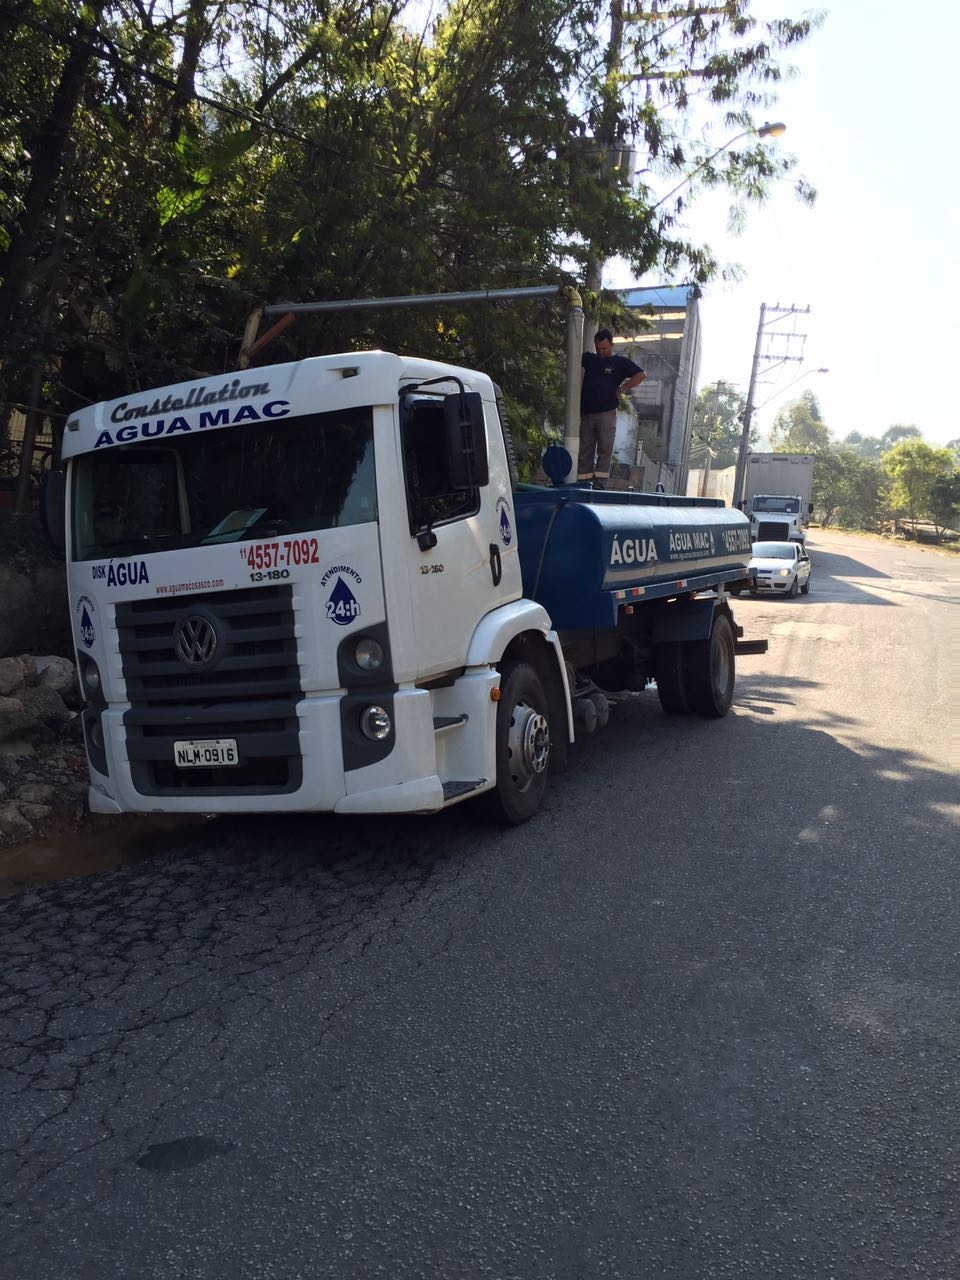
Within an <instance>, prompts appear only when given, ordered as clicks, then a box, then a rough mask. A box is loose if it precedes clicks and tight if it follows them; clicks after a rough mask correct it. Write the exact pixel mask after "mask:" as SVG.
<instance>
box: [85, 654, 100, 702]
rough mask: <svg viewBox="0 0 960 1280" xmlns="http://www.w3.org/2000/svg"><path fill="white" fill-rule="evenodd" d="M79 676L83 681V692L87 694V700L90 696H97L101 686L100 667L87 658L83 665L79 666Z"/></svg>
mask: <svg viewBox="0 0 960 1280" xmlns="http://www.w3.org/2000/svg"><path fill="white" fill-rule="evenodd" d="M81 678H82V681H83V692H84V694H85V695H86V696H87V700H88V701H89V700H90V697H93V698H99V697H100V690H101V688H102V682H101V680H100V668H99V667H98V666H97V664H96V663H95V662H94V660H93V659H92V658H87V660H86V662H84V664H83V667H82V668H81Z"/></svg>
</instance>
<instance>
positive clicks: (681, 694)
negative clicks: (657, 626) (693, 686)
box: [654, 641, 690, 716]
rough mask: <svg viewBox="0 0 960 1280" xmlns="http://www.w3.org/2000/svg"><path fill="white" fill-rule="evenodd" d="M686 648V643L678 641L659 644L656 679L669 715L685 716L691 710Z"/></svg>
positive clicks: (658, 691) (661, 701) (655, 665)
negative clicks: (688, 693) (684, 658)
mask: <svg viewBox="0 0 960 1280" xmlns="http://www.w3.org/2000/svg"><path fill="white" fill-rule="evenodd" d="M684 648H685V646H684V645H682V644H678V643H677V642H676V641H671V642H670V643H669V644H658V645H657V652H656V662H655V664H654V679H655V680H656V682H657V697H658V698H659V699H660V705H661V707H663V709H664V711H666V713H667V715H673V716H683V715H686V714H687V712H688V711H689V710H690V700H689V698H688V696H687V677H686V671H685V667H684V660H683V650H684Z"/></svg>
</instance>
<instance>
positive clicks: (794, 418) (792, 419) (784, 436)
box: [770, 391, 830, 453]
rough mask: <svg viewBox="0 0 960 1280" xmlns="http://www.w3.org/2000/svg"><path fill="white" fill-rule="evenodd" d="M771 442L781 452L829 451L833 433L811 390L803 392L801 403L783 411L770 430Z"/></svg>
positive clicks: (796, 401)
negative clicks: (824, 419)
mask: <svg viewBox="0 0 960 1280" xmlns="http://www.w3.org/2000/svg"><path fill="white" fill-rule="evenodd" d="M770 443H771V444H772V445H773V448H774V450H775V451H777V452H778V453H824V452H826V450H827V449H828V447H829V445H830V432H829V430H828V428H827V425H826V423H825V422H824V421H823V418H822V416H821V413H820V404H819V401H818V400H817V397H816V396H815V395H814V393H813V392H812V391H804V393H803V395H802V396H801V397H800V398H799V400H794V402H793V404H789V405H787V406H786V407H785V408H783V409H781V410H780V412H779V413H778V414H777V416H776V418H774V421H773V426H772V428H771V430H770Z"/></svg>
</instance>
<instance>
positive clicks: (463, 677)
mask: <svg viewBox="0 0 960 1280" xmlns="http://www.w3.org/2000/svg"><path fill="white" fill-rule="evenodd" d="M560 456H561V462H562V461H563V458H564V457H565V456H566V455H563V454H561V455H560ZM63 458H64V462H65V464H66V466H65V473H61V476H62V479H61V481H60V482H59V483H60V484H61V485H62V488H61V489H60V492H59V494H58V492H57V489H58V482H54V483H52V484H51V485H50V486H49V487H48V491H47V495H46V501H47V510H48V521H52V517H54V516H56V514H57V513H58V512H59V514H60V516H61V519H62V518H63V516H65V525H64V528H63V539H62V540H63V544H64V547H65V551H66V558H67V576H68V585H69V597H70V606H71V610H72V619H73V631H74V638H75V645H76V654H77V663H78V675H79V679H80V683H81V687H82V691H83V696H84V699H85V707H84V710H83V713H82V717H83V729H84V736H85V740H86V748H87V755H88V760H89V768H90V789H89V802H90V808H91V809H92V810H93V811H94V812H97V813H114V814H116V813H122V812H157V811H169V812H203V813H206V812H263V811H308V810H313V811H332V812H336V813H354V814H358V813H403V812H424V811H435V810H441V809H443V808H445V807H447V806H450V805H453V804H456V803H460V802H462V801H464V800H466V799H468V798H473V797H479V800H480V802H481V803H483V804H484V805H486V807H487V808H488V809H490V810H491V811H492V812H493V813H494V814H495V815H496V816H497V817H499V818H501V819H504V820H506V821H508V822H513V823H517V822H522V821H524V820H526V819H527V818H529V817H530V816H532V814H533V813H535V812H536V810H537V808H538V806H539V804H540V802H541V799H542V796H543V793H544V788H545V786H546V782H547V776H548V772H549V771H550V770H560V769H562V768H563V767H564V765H565V761H566V755H567V750H568V747H569V746H570V744H571V743H573V742H574V740H575V739H576V738H577V737H578V736H583V735H585V734H588V733H590V732H593V731H594V730H595V729H597V728H598V727H600V726H602V725H603V724H604V723H605V722H606V720H607V717H608V715H609V713H610V705H611V695H614V694H616V693H618V692H620V691H634V692H635V691H639V690H642V689H643V688H644V687H645V686H646V685H648V684H649V683H651V682H656V687H657V692H658V694H659V698H660V701H661V703H662V705H663V707H664V709H665V710H666V711H668V712H670V713H672V714H688V713H691V714H696V715H701V716H706V717H718V716H722V715H724V714H725V713H726V712H727V710H728V709H729V707H730V704H731V700H732V698H733V693H734V682H735V655H736V654H737V653H742V652H761V651H762V650H763V649H764V648H765V642H755V643H753V644H750V643H749V642H744V641H743V639H742V633H741V629H740V628H739V627H737V625H736V623H735V620H734V616H733V611H732V608H731V595H735V594H739V592H740V591H741V590H744V589H746V588H748V587H749V586H750V585H751V584H750V580H749V577H748V574H747V564H748V562H749V559H750V550H751V539H750V526H749V522H748V520H747V518H746V516H744V515H743V514H742V513H741V512H739V511H737V510H735V509H732V508H726V507H724V506H723V505H722V504H721V503H720V502H719V501H717V500H714V499H698V498H687V497H678V496H673V495H669V494H660V493H658V494H639V493H618V492H614V491H608V492H602V493H596V492H592V491H591V490H590V489H589V488H580V487H578V486H576V485H571V484H566V483H562V482H560V483H556V484H554V485H552V486H549V487H543V488H536V487H533V486H523V485H518V484H517V481H516V476H515V473H514V466H513V460H512V458H513V455H512V447H511V443H510V438H509V432H508V430H507V428H506V426H505V422H504V418H503V415H502V411H501V404H500V397H499V393H498V389H497V387H496V386H495V385H494V383H493V382H492V381H491V380H490V378H489V377H488V376H487V375H486V374H484V373H481V372H478V371H476V370H471V369H466V368H460V367H454V366H451V365H446V364H440V363H436V362H432V361H429V360H423V359H417V358H412V357H408V356H401V355H395V354H390V353H386V352H379V351H378V352H362V353H357V352H351V353H347V354H343V355H327V356H319V357H313V358H308V359H304V360H300V361H297V362H293V363H286V364H275V365H270V366H265V367H259V368H256V369H246V370H242V371H240V372H238V373H237V374H233V375H227V376H220V377H209V378H205V379H200V380H196V381H192V382H186V383H181V384H178V385H173V386H167V387H163V388H160V389H157V390H154V391H150V392H148V393H136V394H130V395H124V396H122V397H118V398H117V399H115V400H111V401H108V402H105V403H101V404H96V405H93V406H91V407H89V408H86V409H84V410H82V411H81V412H79V413H78V414H76V415H75V416H74V417H72V418H71V419H70V421H69V422H68V424H67V428H66V431H65V433H64V440H63ZM566 461H567V463H568V462H569V458H568V457H567V458H566ZM555 478H557V479H558V480H559V479H560V477H559V476H557V477H555Z"/></svg>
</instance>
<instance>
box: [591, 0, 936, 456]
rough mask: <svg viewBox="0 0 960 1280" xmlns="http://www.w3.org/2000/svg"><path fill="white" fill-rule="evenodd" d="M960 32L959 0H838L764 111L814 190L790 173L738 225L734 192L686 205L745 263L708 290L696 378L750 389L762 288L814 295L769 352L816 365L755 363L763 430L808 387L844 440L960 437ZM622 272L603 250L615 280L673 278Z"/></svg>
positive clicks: (726, 254) (769, 340) (780, 8)
mask: <svg viewBox="0 0 960 1280" xmlns="http://www.w3.org/2000/svg"><path fill="white" fill-rule="evenodd" d="M807 11H808V7H807V6H802V7H801V6H799V5H795V4H792V3H791V0H780V2H779V3H776V2H775V0H754V3H753V4H752V5H751V7H750V12H751V14H752V15H753V16H754V17H756V18H758V19H760V20H763V19H769V18H774V17H785V16H788V17H791V18H797V17H799V16H801V15H802V14H803V13H805V12H807ZM958 48H960V3H955V2H952V0H926V3H925V4H924V6H923V9H922V12H921V11H920V10H917V11H913V10H912V9H911V8H910V7H909V6H905V5H903V4H894V3H893V2H892V0H836V3H835V4H834V5H833V7H832V8H831V9H830V10H828V11H827V16H826V18H825V21H824V23H823V25H822V27H821V28H820V29H819V30H818V31H816V32H814V34H813V35H812V36H810V38H809V39H808V40H807V41H805V42H804V43H803V44H802V45H800V46H799V47H796V48H794V49H793V50H789V51H787V53H786V54H784V55H782V61H783V62H784V63H786V64H788V65H792V66H794V67H795V68H796V69H797V72H798V74H797V76H796V77H795V78H794V79H791V80H789V81H787V82H785V83H781V85H779V86H778V87H777V90H776V93H777V103H776V104H775V105H774V106H772V107H771V108H770V109H769V112H768V113H766V115H764V113H762V112H761V113H760V114H758V115H756V116H755V118H756V119H757V122H758V123H762V122H763V120H764V119H765V118H766V119H769V120H771V121H773V120H781V121H783V122H784V123H785V124H786V125H787V132H786V133H785V134H784V135H783V137H782V138H780V139H778V140H777V141H775V142H770V143H768V144H767V145H770V146H774V147H777V148H778V149H779V150H781V151H784V152H788V153H789V154H792V155H794V156H795V157H796V158H797V161H798V163H797V166H796V170H795V172H796V173H800V174H803V175H804V176H805V177H806V178H808V179H809V180H810V181H811V182H812V183H813V185H814V186H815V187H816V188H817V191H818V198H817V202H816V204H815V205H814V206H813V207H812V208H810V207H809V206H807V205H804V204H802V203H801V202H800V201H799V200H798V198H797V197H796V195H795V194H794V192H793V189H792V185H791V183H790V181H789V180H787V181H784V182H779V183H777V184H776V186H775V189H774V191H773V193H772V195H771V197H770V199H769V200H768V201H767V203H766V204H764V205H763V206H762V207H759V208H757V207H754V208H752V209H751V210H750V212H749V215H748V218H747V223H746V227H745V229H744V230H743V232H742V233H741V234H740V235H739V236H731V235H729V234H728V233H727V230H726V224H727V209H728V207H729V204H730V201H729V199H724V198H723V196H722V195H719V194H716V193H709V194H707V195H704V196H702V197H701V198H700V199H698V200H697V201H696V202H695V204H694V205H693V206H692V208H691V209H690V212H689V216H688V225H689V229H690V231H691V233H692V234H693V235H694V236H695V237H696V238H697V239H698V240H700V241H702V242H705V243H708V244H709V245H710V246H711V248H712V249H713V251H714V253H715V254H716V256H717V257H718V258H719V259H720V260H721V262H722V263H738V264H739V265H740V266H741V268H742V269H743V272H744V275H743V278H742V279H741V280H740V282H739V283H726V282H724V281H718V282H716V283H714V284H711V285H709V286H707V287H706V289H705V291H704V297H703V299H702V300H701V303H700V320H701V327H702V334H701V336H702V344H703V348H702V357H701V365H700V378H699V385H700V386H701V387H704V386H707V385H708V384H710V383H712V382H716V381H717V380H718V379H723V380H724V381H726V382H730V383H733V384H734V385H735V386H736V387H737V388H738V389H739V390H740V391H742V392H743V393H746V390H747V387H748V385H749V381H750V370H751V365H752V362H753V354H754V345H755V342H756V338H757V329H758V325H759V322H760V307H761V304H763V303H766V304H768V306H775V305H780V306H783V307H787V306H796V307H798V308H801V309H805V308H806V307H809V308H810V312H809V314H804V315H797V316H793V317H785V318H783V319H778V320H776V322H774V318H773V316H772V315H770V314H768V315H767V316H766V317H765V323H764V326H763V343H762V346H761V351H762V352H763V353H764V354H767V353H769V354H771V355H778V354H781V353H784V352H789V353H790V354H791V355H800V354H802V355H803V363H795V362H793V361H790V362H787V363H784V364H781V365H780V366H779V367H778V368H776V369H775V368H774V367H773V362H772V360H771V361H767V360H763V359H761V360H760V361H759V363H758V383H757V387H756V392H755V395H754V405H755V413H754V424H755V425H756V426H757V427H758V428H759V430H760V434H761V439H763V437H764V436H765V433H766V432H767V431H768V430H769V428H770V426H771V424H772V422H773V419H774V417H775V416H776V413H777V411H778V409H780V408H781V407H783V406H784V405H785V404H789V403H790V402H791V401H793V400H795V399H796V398H797V397H798V396H799V395H800V394H802V393H803V392H804V391H805V390H808V389H809V390H811V391H813V392H814V394H815V395H816V397H817V399H818V401H819V404H820V409H821V413H822V416H823V420H824V421H825V422H826V424H827V426H828V427H829V428H830V431H831V434H832V435H833V436H834V437H835V438H836V439H842V438H843V437H844V436H845V435H846V434H847V432H849V431H854V430H856V431H860V432H862V433H863V434H864V435H871V436H879V435H882V434H883V432H884V431H886V429H887V428H888V427H890V426H893V425H894V424H901V423H904V424H911V425H913V426H916V427H917V428H919V430H920V431H921V433H922V435H923V437H924V439H926V440H927V441H928V442H929V443H931V444H936V445H943V444H946V443H947V441H949V440H953V439H956V438H957V437H960V409H958V407H957V404H958V397H957V395H956V391H955V385H956V382H957V380H958V377H960V237H958V232H957V225H958V222H960V218H958V205H960V166H958V164H957V160H956V149H955V148H956V144H955V141H954V135H955V131H956V125H957V117H956V114H955V111H956V109H955V107H954V101H953V100H954V99H955V98H956V96H957V88H958V86H957V81H958V79H960V71H958V69H957V61H956V59H957V50H958ZM720 141H722V138H721V139H720ZM717 145H719V142H718V144H717ZM626 270H627V271H628V270H629V269H628V268H627V269H626ZM624 271H625V268H624V266H623V264H619V265H618V264H616V263H612V264H608V266H607V269H606V271H605V274H604V284H605V285H606V286H608V287H611V288H620V287H624V286H625V285H628V284H651V283H660V282H661V281H660V280H656V281H654V280H652V279H649V278H647V279H644V280H642V281H635V280H630V279H629V277H628V276H626V277H625V275H624ZM664 283H674V282H673V281H666V282H664ZM782 330H785V331H790V332H794V333H796V334H797V335H806V337H805V339H803V341H801V340H800V338H799V337H797V338H794V339H791V340H790V341H789V342H786V341H785V340H784V339H781V338H778V337H776V336H775V335H776V334H778V333H779V332H780V331H782ZM821 368H826V369H828V370H829V372H828V373H818V372H815V370H818V369H821Z"/></svg>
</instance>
